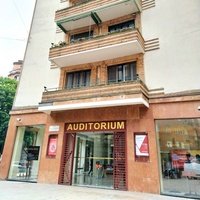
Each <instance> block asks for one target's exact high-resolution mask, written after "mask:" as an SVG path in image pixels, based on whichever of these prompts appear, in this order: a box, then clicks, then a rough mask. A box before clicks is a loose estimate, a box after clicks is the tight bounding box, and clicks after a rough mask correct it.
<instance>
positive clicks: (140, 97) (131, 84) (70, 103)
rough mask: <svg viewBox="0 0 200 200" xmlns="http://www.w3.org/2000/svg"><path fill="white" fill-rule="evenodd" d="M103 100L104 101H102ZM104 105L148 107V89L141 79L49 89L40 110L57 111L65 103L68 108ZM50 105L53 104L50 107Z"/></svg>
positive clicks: (43, 96)
mask: <svg viewBox="0 0 200 200" xmlns="http://www.w3.org/2000/svg"><path fill="white" fill-rule="evenodd" d="M102 102H103V103H102ZM95 103H96V107H99V105H104V106H111V105H110V103H112V106H115V105H116V106H119V105H126V104H128V105H130V104H131V105H134V104H143V105H145V106H147V107H148V89H147V87H146V86H145V84H144V83H143V82H142V81H141V80H139V79H138V80H135V81H128V82H120V83H115V84H107V85H96V86H90V87H82V88H76V89H61V88H56V89H47V88H45V91H44V92H43V95H42V102H41V103H40V110H41V111H45V109H46V110H49V109H50V111H53V110H54V111H55V110H56V108H57V106H61V110H62V106H63V105H65V106H67V107H65V108H63V109H66V110H70V109H78V108H85V107H84V106H85V105H87V108H90V106H91V107H95ZM49 105H51V106H50V107H51V108H49ZM54 107H55V109H54ZM51 109H52V110H51Z"/></svg>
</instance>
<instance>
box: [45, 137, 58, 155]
mask: <svg viewBox="0 0 200 200" xmlns="http://www.w3.org/2000/svg"><path fill="white" fill-rule="evenodd" d="M56 150H57V137H50V138H49V146H48V153H47V154H48V156H56Z"/></svg>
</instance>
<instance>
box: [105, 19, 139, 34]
mask: <svg viewBox="0 0 200 200" xmlns="http://www.w3.org/2000/svg"><path fill="white" fill-rule="evenodd" d="M134 27H135V20H130V21H127V22H122V23H120V24H115V25H112V26H109V27H108V32H116V31H118V30H121V29H127V28H134Z"/></svg>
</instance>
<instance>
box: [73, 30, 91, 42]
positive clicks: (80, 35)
mask: <svg viewBox="0 0 200 200" xmlns="http://www.w3.org/2000/svg"><path fill="white" fill-rule="evenodd" d="M91 37H93V31H87V32H83V33H78V34H74V35H71V36H70V42H73V41H78V40H81V39H89V38H91Z"/></svg>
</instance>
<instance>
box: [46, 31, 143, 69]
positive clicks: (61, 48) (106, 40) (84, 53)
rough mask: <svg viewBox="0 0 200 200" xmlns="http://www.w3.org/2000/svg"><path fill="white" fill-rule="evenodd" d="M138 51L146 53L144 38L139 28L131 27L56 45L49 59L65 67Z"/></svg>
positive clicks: (51, 50)
mask: <svg viewBox="0 0 200 200" xmlns="http://www.w3.org/2000/svg"><path fill="white" fill-rule="evenodd" d="M137 53H144V39H143V37H142V35H141V34H140V32H139V31H138V30H137V29H132V28H131V29H130V28H129V29H124V30H120V31H119V32H114V33H108V34H105V35H99V36H94V37H92V38H89V39H81V40H79V41H78V42H75V43H70V44H65V43H62V44H61V45H54V47H53V48H51V49H50V54H49V59H50V60H51V61H52V62H53V63H55V64H56V65H57V66H60V67H64V66H69V65H75V64H83V63H88V62H95V61H101V60H106V59H114V58H117V57H122V56H127V55H132V54H137Z"/></svg>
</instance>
